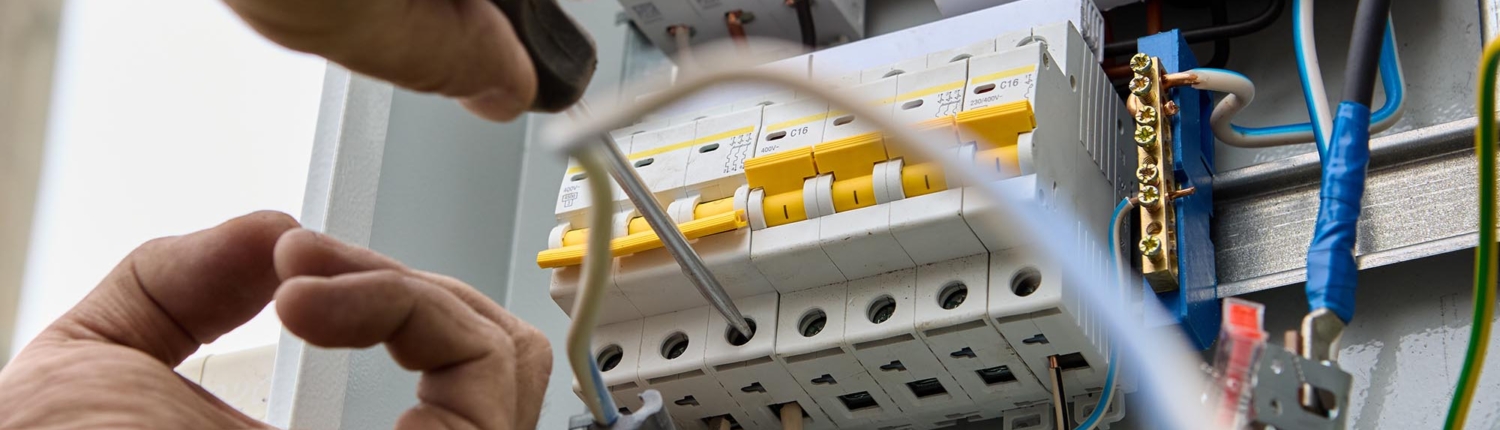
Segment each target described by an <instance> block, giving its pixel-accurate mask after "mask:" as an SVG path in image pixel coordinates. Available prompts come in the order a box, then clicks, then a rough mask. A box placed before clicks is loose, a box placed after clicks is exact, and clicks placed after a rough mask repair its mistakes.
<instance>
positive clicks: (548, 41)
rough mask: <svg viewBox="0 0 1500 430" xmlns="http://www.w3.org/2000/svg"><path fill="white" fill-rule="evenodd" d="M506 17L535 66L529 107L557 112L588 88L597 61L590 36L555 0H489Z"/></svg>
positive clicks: (572, 102)
mask: <svg viewBox="0 0 1500 430" xmlns="http://www.w3.org/2000/svg"><path fill="white" fill-rule="evenodd" d="M491 2H493V3H494V4H495V6H496V7H499V8H500V12H501V13H503V14H505V17H506V18H508V19H510V25H511V27H514V28H515V31H516V36H518V37H520V39H521V44H522V45H525V46H526V54H527V55H529V56H530V57H531V64H532V66H533V67H534V68H535V69H536V78H537V93H536V100H535V101H533V102H532V103H531V110H534V111H542V112H561V111H562V110H563V109H567V108H568V107H569V106H572V105H573V104H574V103H577V102H578V99H580V98H582V97H583V91H584V90H585V89H587V88H588V86H589V80H590V79H593V77H594V69H595V68H597V67H598V65H599V53H598V51H597V50H596V49H595V47H594V39H593V38H592V37H589V34H588V33H587V32H585V31H584V30H583V28H582V27H579V26H578V23H577V22H575V21H573V18H572V17H570V16H568V14H567V12H565V11H563V9H562V7H561V6H559V5H558V4H557V1H556V0H491Z"/></svg>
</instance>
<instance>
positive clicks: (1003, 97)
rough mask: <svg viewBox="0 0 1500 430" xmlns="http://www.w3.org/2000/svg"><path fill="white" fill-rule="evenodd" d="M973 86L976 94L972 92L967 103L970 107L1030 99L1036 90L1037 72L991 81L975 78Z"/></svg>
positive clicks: (975, 107)
mask: <svg viewBox="0 0 1500 430" xmlns="http://www.w3.org/2000/svg"><path fill="white" fill-rule="evenodd" d="M972 87H973V88H974V89H973V92H974V93H975V94H970V95H969V99H968V101H967V102H966V103H965V104H966V105H967V106H968V109H977V108H982V107H989V106H994V105H997V104H1000V103H1006V102H1013V101H1017V100H1022V99H1028V98H1031V95H1032V94H1034V93H1035V90H1036V73H1026V74H1023V75H1019V76H1011V77H1006V78H1001V79H997V80H994V81H991V82H984V81H982V80H980V79H975V80H974V84H973V85H972Z"/></svg>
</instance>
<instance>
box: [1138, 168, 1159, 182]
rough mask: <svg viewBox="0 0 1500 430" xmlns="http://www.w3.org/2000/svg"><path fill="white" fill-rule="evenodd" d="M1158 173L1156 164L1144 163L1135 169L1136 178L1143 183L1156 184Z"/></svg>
mask: <svg viewBox="0 0 1500 430" xmlns="http://www.w3.org/2000/svg"><path fill="white" fill-rule="evenodd" d="M1156 175H1157V170H1156V165H1155V164H1142V165H1141V167H1139V168H1136V169H1135V180H1137V181H1140V182H1141V184H1142V185H1155V184H1156Z"/></svg>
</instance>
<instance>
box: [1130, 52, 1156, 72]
mask: <svg viewBox="0 0 1500 430" xmlns="http://www.w3.org/2000/svg"><path fill="white" fill-rule="evenodd" d="M1150 69H1151V57H1149V56H1147V55H1146V54H1141V53H1137V54H1135V56H1133V57H1130V70H1133V71H1135V72H1136V73H1146V71H1147V70H1150Z"/></svg>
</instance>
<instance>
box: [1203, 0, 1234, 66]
mask: <svg viewBox="0 0 1500 430" xmlns="http://www.w3.org/2000/svg"><path fill="white" fill-rule="evenodd" d="M1209 13H1210V14H1212V15H1213V18H1212V19H1213V21H1211V22H1212V23H1213V26H1214V27H1218V26H1221V25H1225V24H1228V23H1229V2H1228V0H1214V2H1213V5H1212V6H1210V9H1209ZM1229 42H1230V40H1229V39H1228V38H1224V39H1219V40H1215V41H1214V56H1213V57H1210V58H1209V59H1208V62H1207V63H1203V66H1204V67H1213V68H1219V69H1222V68H1224V65H1226V64H1229Z"/></svg>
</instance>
